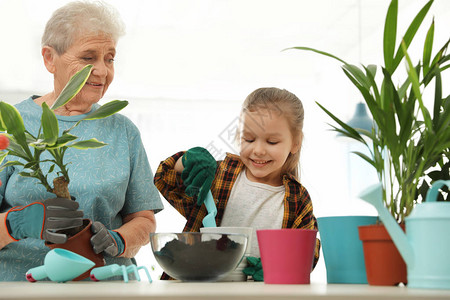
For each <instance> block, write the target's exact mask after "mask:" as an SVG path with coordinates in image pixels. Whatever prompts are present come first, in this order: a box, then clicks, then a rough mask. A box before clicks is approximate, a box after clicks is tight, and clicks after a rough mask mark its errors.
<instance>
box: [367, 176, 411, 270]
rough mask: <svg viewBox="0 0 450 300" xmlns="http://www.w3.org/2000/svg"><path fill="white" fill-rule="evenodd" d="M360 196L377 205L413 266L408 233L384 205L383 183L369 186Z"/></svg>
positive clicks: (405, 257)
mask: <svg viewBox="0 0 450 300" xmlns="http://www.w3.org/2000/svg"><path fill="white" fill-rule="evenodd" d="M359 197H360V198H361V199H362V200H364V201H366V202H367V203H370V204H372V205H373V206H374V207H375V209H376V210H377V212H378V215H379V217H380V219H381V221H382V222H383V224H384V226H385V227H386V230H387V231H388V233H389V235H390V236H391V238H392V240H393V242H394V244H395V246H396V247H397V249H398V251H399V252H400V254H401V255H402V257H403V259H404V260H405V262H406V264H407V265H408V266H412V264H413V263H414V253H413V248H412V246H411V244H410V243H409V241H408V239H407V237H406V234H405V233H404V232H403V230H402V229H401V227H400V226H399V225H398V223H397V222H396V221H395V219H394V218H393V217H392V215H391V214H390V213H389V211H388V210H387V208H386V207H385V206H384V205H383V186H382V185H381V183H378V184H375V185H373V186H370V187H368V188H367V189H366V190H364V191H363V192H362V193H361V194H360V195H359Z"/></svg>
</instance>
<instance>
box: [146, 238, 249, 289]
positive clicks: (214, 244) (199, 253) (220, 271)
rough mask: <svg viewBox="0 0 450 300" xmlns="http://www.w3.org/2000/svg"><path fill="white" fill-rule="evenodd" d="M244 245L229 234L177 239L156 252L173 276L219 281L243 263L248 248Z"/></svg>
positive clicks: (186, 279) (194, 279)
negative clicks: (190, 240) (193, 240)
mask: <svg viewBox="0 0 450 300" xmlns="http://www.w3.org/2000/svg"><path fill="white" fill-rule="evenodd" d="M244 246H245V244H241V243H237V242H235V241H232V240H230V239H229V238H228V237H227V236H226V235H222V237H221V238H219V239H211V240H208V241H202V242H196V243H193V244H186V243H184V242H182V241H179V240H176V239H174V240H172V241H170V242H168V243H166V244H165V245H164V247H163V248H161V250H160V251H155V252H154V254H155V258H156V261H157V262H158V264H160V266H161V267H162V268H163V269H164V271H165V272H166V273H167V274H168V275H170V276H171V277H173V278H176V279H179V280H183V281H215V280H217V279H219V278H221V277H223V276H224V275H226V274H227V273H228V272H230V271H232V270H234V268H235V267H236V266H237V265H238V264H239V262H240V261H241V259H242V257H243V254H244V251H245V249H244Z"/></svg>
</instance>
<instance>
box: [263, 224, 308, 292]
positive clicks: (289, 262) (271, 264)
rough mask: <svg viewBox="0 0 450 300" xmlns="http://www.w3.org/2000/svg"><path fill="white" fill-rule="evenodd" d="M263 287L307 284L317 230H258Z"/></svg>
mask: <svg viewBox="0 0 450 300" xmlns="http://www.w3.org/2000/svg"><path fill="white" fill-rule="evenodd" d="M256 234H257V236H258V243H259V250H260V253H261V263H262V267H263V272H264V283H268V284H309V283H310V274H311V270H312V266H313V261H314V249H315V245H316V236H317V230H308V229H266V230H257V231H256Z"/></svg>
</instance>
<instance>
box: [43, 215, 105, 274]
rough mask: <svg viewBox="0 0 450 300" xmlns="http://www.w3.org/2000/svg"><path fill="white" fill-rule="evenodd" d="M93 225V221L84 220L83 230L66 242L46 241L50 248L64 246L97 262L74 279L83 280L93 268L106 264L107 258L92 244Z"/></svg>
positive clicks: (63, 247)
mask: <svg viewBox="0 0 450 300" xmlns="http://www.w3.org/2000/svg"><path fill="white" fill-rule="evenodd" d="M91 226H92V221H91V220H89V219H84V220H83V227H84V228H83V230H81V231H80V232H78V233H77V234H76V235H74V236H72V237H70V238H69V239H68V240H67V242H65V243H64V244H52V243H47V242H46V243H45V245H46V246H47V247H49V248H50V249H55V248H62V249H66V250H69V251H72V252H74V253H77V254H79V255H81V256H84V257H85V258H87V259H89V260H91V261H93V262H94V263H95V266H93V267H92V268H91V269H89V270H88V271H86V272H84V273H83V274H81V275H80V276H78V277H77V278H75V279H73V281H78V280H83V279H85V278H88V277H89V274H90V272H91V270H92V269H93V268H97V267H102V266H104V265H105V259H104V258H103V255H102V254H101V253H99V254H96V253H95V252H94V250H93V249H92V245H91V241H90V239H91V237H92V232H91Z"/></svg>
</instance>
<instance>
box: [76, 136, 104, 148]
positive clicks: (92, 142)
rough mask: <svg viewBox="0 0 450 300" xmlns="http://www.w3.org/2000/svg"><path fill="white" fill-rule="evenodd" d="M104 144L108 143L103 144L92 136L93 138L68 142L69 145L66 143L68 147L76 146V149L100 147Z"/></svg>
mask: <svg viewBox="0 0 450 300" xmlns="http://www.w3.org/2000/svg"><path fill="white" fill-rule="evenodd" d="M106 145H108V144H105V143H103V142H100V141H98V140H97V139H96V138H93V139H89V140H85V141H79V142H76V143H73V144H70V145H68V147H71V148H76V149H92V148H101V147H103V146H106Z"/></svg>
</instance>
